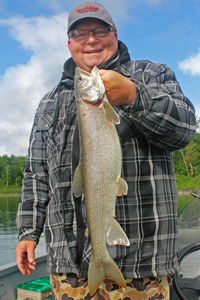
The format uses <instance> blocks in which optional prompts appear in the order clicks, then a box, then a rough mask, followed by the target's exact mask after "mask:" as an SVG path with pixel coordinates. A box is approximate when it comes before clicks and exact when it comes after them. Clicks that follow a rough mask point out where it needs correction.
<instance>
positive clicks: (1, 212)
mask: <svg viewBox="0 0 200 300" xmlns="http://www.w3.org/2000/svg"><path fill="white" fill-rule="evenodd" d="M20 202H21V197H3V198H2V197H0V267H1V266H3V265H7V264H9V263H12V262H15V248H16V246H17V242H18V229H17V227H16V223H15V219H16V213H17V208H18V204H19V203H20ZM45 254H46V246H45V240H44V236H43V235H42V236H41V238H40V242H39V244H38V246H37V248H36V257H38V256H41V255H45Z"/></svg>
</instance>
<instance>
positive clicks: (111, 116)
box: [104, 96, 120, 124]
mask: <svg viewBox="0 0 200 300" xmlns="http://www.w3.org/2000/svg"><path fill="white" fill-rule="evenodd" d="M104 97H106V96H104ZM104 113H105V120H106V122H107V123H110V124H113V123H115V124H119V123H120V120H119V117H118V114H117V113H116V111H115V110H114V108H113V107H112V106H111V105H110V103H109V102H108V101H104Z"/></svg>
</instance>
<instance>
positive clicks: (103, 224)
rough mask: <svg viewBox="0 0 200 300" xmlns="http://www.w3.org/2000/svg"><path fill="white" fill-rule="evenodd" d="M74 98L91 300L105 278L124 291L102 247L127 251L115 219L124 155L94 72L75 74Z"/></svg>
mask: <svg viewBox="0 0 200 300" xmlns="http://www.w3.org/2000/svg"><path fill="white" fill-rule="evenodd" d="M75 96H76V102H77V110H78V121H79V134H80V144H81V153H80V162H79V165H78V167H77V168H76V170H75V173H74V179H73V185H72V189H73V192H74V195H75V196H76V197H79V196H80V195H81V194H84V198H85V204H86V213H87V221H88V229H87V230H86V235H88V234H89V235H90V238H91V244H92V255H91V260H90V264H89V269H88V288H89V292H90V294H91V295H93V294H94V293H95V292H96V290H97V289H98V287H99V285H100V284H101V283H102V282H103V281H104V280H105V279H106V278H108V279H112V280H114V281H115V282H116V283H118V284H119V285H120V286H121V287H126V283H125V280H124V277H123V275H122V273H121V272H120V270H119V268H118V267H117V265H116V264H115V262H114V261H113V259H112V258H111V256H110V254H109V253H108V250H107V247H106V243H107V244H108V245H125V246H129V245H130V242H129V240H128V238H127V236H126V234H125V232H124V231H123V229H122V228H121V226H120V225H119V223H118V222H117V220H116V216H115V204H116V198H117V196H122V195H125V194H127V188H128V187H127V183H126V181H125V180H123V179H122V178H120V176H121V168H122V153H121V145H120V141H119V137H118V134H117V131H116V127H115V124H118V123H119V117H118V115H117V113H116V112H115V110H114V109H113V107H112V106H111V105H110V104H109V102H108V100H107V97H106V94H105V87H104V84H103V82H102V80H101V77H100V75H99V70H98V68H97V67H94V68H93V70H92V72H91V73H88V72H86V71H84V70H81V69H80V68H78V67H77V68H76V71H75Z"/></svg>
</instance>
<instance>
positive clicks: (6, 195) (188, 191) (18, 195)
mask: <svg viewBox="0 0 200 300" xmlns="http://www.w3.org/2000/svg"><path fill="white" fill-rule="evenodd" d="M197 190H198V189H197ZM191 191H192V190H181V191H180V192H177V194H178V195H186V196H187V195H190V192H191ZM21 196H22V194H5V195H2V194H0V198H3V197H21Z"/></svg>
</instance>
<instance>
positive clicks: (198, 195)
mask: <svg viewBox="0 0 200 300" xmlns="http://www.w3.org/2000/svg"><path fill="white" fill-rule="evenodd" d="M190 194H191V195H192V196H194V197H195V198H200V191H199V190H196V191H195V190H193V191H191V192H190Z"/></svg>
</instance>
